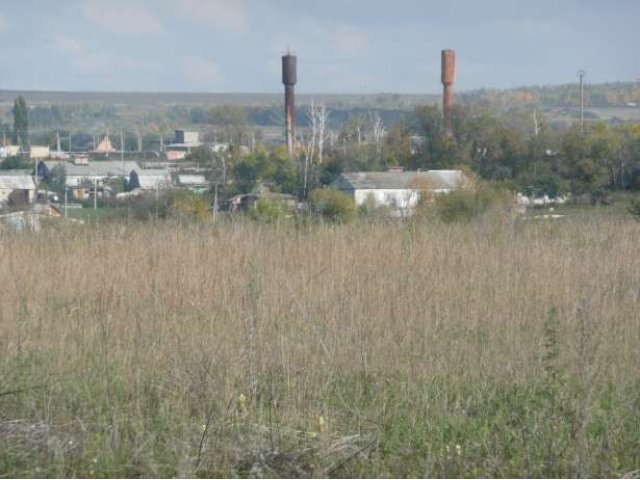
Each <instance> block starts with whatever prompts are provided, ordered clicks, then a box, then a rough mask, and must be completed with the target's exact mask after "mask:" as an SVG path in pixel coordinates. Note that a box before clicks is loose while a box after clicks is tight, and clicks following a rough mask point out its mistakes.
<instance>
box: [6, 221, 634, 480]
mask: <svg viewBox="0 0 640 480" xmlns="http://www.w3.org/2000/svg"><path fill="white" fill-rule="evenodd" d="M638 238H640V223H638V222H635V221H634V220H631V219H625V218H623V217H616V218H615V219H614V218H610V219H607V218H598V219H595V220H594V219H589V218H588V217H584V218H580V219H575V220H565V221H561V222H529V223H527V222H523V223H514V222H512V221H502V222H496V221H489V220H486V219H485V220H478V221H475V222H471V223H464V224H449V225H446V224H441V223H437V222H424V223H407V224H403V225H397V224H393V225H385V224H382V223H375V222H373V223H365V222H359V223H355V224H353V225H344V226H328V225H310V226H309V225H305V226H298V227H296V226H271V225H258V224H251V223H248V222H237V223H225V222H223V223H220V224H218V225H179V224H168V223H165V224H161V225H152V224H146V225H145V224H137V225H126V224H99V225H97V226H94V227H91V228H89V227H83V226H78V227H73V228H69V229H49V230H43V231H42V232H40V233H38V234H33V235H8V234H4V235H2V236H1V237H0V279H1V280H0V348H1V349H2V357H1V358H0V475H1V476H9V477H24V476H29V477H32V476H33V477H49V476H56V477H71V476H80V477H122V476H124V477H148V476H154V477H155V476H160V477H167V476H171V477H176V476H180V477H211V476H224V477H226V476H233V477H238V476H249V477H260V476H268V477H282V476H285V477H310V476H329V477H361V476H365V477H403V476H413V477H423V476H427V477H442V476H445V477H458V476H462V477H480V476H489V477H522V476H525V477H566V476H570V477H571V476H578V477H583V476H605V477H625V476H627V477H628V476H631V477H633V476H635V477H637V476H638V475H640V470H638V469H640V377H639V375H638V372H639V370H638V365H640V242H639V241H638Z"/></svg>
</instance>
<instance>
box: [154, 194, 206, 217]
mask: <svg viewBox="0 0 640 480" xmlns="http://www.w3.org/2000/svg"><path fill="white" fill-rule="evenodd" d="M164 203H165V205H166V207H167V216H169V217H173V218H177V219H180V220H196V221H204V220H206V219H207V218H209V205H208V204H207V201H206V200H205V199H204V198H203V197H202V196H201V195H197V194H195V193H193V192H190V191H188V190H180V191H177V192H171V193H169V194H167V195H166V196H165V202H164Z"/></svg>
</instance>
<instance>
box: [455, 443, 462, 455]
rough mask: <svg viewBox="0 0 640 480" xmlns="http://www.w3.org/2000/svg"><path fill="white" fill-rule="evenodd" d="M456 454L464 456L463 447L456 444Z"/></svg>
mask: <svg viewBox="0 0 640 480" xmlns="http://www.w3.org/2000/svg"><path fill="white" fill-rule="evenodd" d="M456 454H457V455H458V456H460V455H462V447H461V446H460V445H458V444H456Z"/></svg>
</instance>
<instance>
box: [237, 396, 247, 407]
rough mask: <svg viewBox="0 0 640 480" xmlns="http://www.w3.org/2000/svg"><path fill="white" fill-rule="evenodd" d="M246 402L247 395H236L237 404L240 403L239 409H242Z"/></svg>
mask: <svg viewBox="0 0 640 480" xmlns="http://www.w3.org/2000/svg"><path fill="white" fill-rule="evenodd" d="M246 403H247V397H245V395H244V393H241V394H240V395H238V405H240V410H244V407H245V405H246Z"/></svg>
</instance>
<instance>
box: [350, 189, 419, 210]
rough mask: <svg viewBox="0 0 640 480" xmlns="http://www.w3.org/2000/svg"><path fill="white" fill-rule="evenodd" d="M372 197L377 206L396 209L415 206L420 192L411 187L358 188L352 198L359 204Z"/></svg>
mask: <svg viewBox="0 0 640 480" xmlns="http://www.w3.org/2000/svg"><path fill="white" fill-rule="evenodd" d="M369 198H372V199H373V200H374V201H375V202H376V205H378V206H388V207H392V208H397V209H398V210H411V209H413V208H415V206H416V205H417V204H418V200H419V199H420V193H419V192H418V191H417V190H412V189H397V190H396V189H383V188H379V189H378V188H376V189H358V190H355V191H354V192H353V199H354V201H355V203H356V205H357V206H360V205H362V204H364V203H366V202H367V201H368V199H369Z"/></svg>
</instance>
